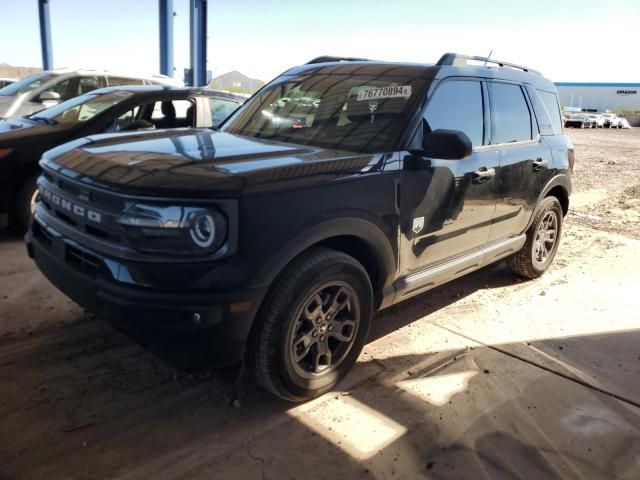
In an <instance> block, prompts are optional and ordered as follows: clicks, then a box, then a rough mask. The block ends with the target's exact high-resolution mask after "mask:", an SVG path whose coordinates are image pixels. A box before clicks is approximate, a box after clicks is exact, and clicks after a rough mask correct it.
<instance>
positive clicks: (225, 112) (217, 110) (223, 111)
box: [209, 97, 240, 127]
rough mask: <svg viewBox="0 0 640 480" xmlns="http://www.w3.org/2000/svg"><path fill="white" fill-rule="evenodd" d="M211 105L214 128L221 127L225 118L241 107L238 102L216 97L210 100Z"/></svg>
mask: <svg viewBox="0 0 640 480" xmlns="http://www.w3.org/2000/svg"><path fill="white" fill-rule="evenodd" d="M209 103H210V105H211V121H212V124H213V126H214V127H217V126H218V125H220V124H221V123H222V121H223V120H224V119H225V118H227V117H228V116H229V115H231V114H232V113H233V112H234V111H235V110H236V109H237V108H238V107H239V106H240V104H239V103H237V102H232V101H231V100H225V99H222V98H215V97H211V98H209Z"/></svg>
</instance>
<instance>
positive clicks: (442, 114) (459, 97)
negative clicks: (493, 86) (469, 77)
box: [424, 80, 484, 146]
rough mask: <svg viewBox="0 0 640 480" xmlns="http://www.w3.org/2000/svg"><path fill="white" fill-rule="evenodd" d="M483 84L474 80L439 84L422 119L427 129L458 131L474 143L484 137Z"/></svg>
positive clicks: (479, 142) (478, 142)
mask: <svg viewBox="0 0 640 480" xmlns="http://www.w3.org/2000/svg"><path fill="white" fill-rule="evenodd" d="M483 112H484V110H483V107H482V86H481V84H480V82H475V81H461V80H460V81H459V80H454V81H449V82H445V83H443V84H442V85H440V86H439V87H438V88H437V89H436V91H435V92H434V94H433V96H432V97H431V99H430V100H429V104H428V105H427V109H426V112H425V115H424V119H425V121H426V124H427V130H428V131H433V130H438V129H446V130H460V131H462V132H464V133H466V134H467V136H468V137H469V139H470V140H471V144H472V145H473V146H476V145H482V143H483V139H484V113H483Z"/></svg>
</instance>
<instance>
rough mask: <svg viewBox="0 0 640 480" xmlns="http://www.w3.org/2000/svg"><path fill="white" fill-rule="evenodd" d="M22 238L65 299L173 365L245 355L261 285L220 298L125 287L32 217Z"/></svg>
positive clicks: (92, 255)
mask: <svg viewBox="0 0 640 480" xmlns="http://www.w3.org/2000/svg"><path fill="white" fill-rule="evenodd" d="M25 240H26V243H27V250H28V253H29V256H30V257H31V258H33V259H34V261H35V262H36V265H37V266H38V268H39V269H40V270H41V271H42V273H43V274H44V275H45V276H46V277H47V278H48V279H49V280H50V281H51V283H53V284H54V285H55V286H56V287H57V288H58V289H60V290H61V291H62V292H63V293H64V294H65V295H67V296H68V297H70V298H71V299H72V300H73V301H75V302H76V303H78V304H79V305H81V306H82V307H84V308H86V309H87V310H88V311H90V312H92V313H95V314H96V315H97V316H99V317H101V318H103V319H104V320H106V321H108V322H109V323H111V324H112V325H114V326H115V327H116V328H118V329H120V330H122V331H124V332H126V333H127V334H128V335H130V336H131V337H133V338H134V339H136V340H137V341H138V342H140V343H141V344H142V345H144V346H145V347H146V348H148V349H150V350H151V351H153V352H154V353H156V354H157V355H158V356H160V357H162V358H163V359H165V360H167V361H168V362H170V363H172V364H173V365H175V366H177V367H179V368H182V369H185V370H196V369H199V368H202V367H207V366H224V365H229V364H232V363H235V362H237V361H239V360H240V359H241V358H242V356H243V355H244V351H245V344H246V340H247V337H248V335H249V331H250V329H251V325H252V324H253V320H254V318H255V315H256V312H257V309H258V307H259V305H260V302H261V300H262V298H263V296H264V293H265V290H266V288H265V289H253V290H247V291H244V292H224V293H220V292H202V291H197V292H185V291H181V290H180V288H179V287H177V286H176V289H175V290H174V291H171V290H169V289H167V288H166V287H165V288H162V289H155V288H149V287H140V286H133V285H126V284H123V283H121V282H117V281H114V280H113V279H110V278H109V274H108V273H109V272H104V271H101V268H100V262H96V259H99V260H100V261H102V260H105V259H104V258H103V257H100V256H99V255H98V254H96V252H90V251H87V250H86V249H84V248H82V247H81V246H79V245H77V244H75V243H74V242H73V241H71V240H69V239H66V238H64V237H62V236H61V235H60V234H59V233H58V232H57V231H55V230H54V229H52V228H51V227H47V226H45V225H43V224H41V223H40V222H39V221H38V220H36V219H34V220H33V221H32V226H31V228H30V230H29V232H28V233H27V235H26V237H25ZM108 261H110V262H115V261H116V260H114V259H108Z"/></svg>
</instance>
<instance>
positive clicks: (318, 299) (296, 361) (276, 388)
mask: <svg viewBox="0 0 640 480" xmlns="http://www.w3.org/2000/svg"><path fill="white" fill-rule="evenodd" d="M372 297H373V295H372V289H371V283H370V280H369V276H368V275H367V272H366V270H365V269H364V268H363V267H362V265H361V264H360V263H359V262H358V261H356V260H355V259H354V258H353V257H350V256H349V255H346V254H344V253H341V252H338V251H335V250H330V249H327V248H314V249H312V250H310V251H309V252H307V253H305V254H303V255H301V256H300V257H298V258H297V259H296V260H294V261H293V263H292V264H291V265H290V266H289V267H287V269H286V270H285V271H284V272H283V274H282V275H281V276H280V279H279V280H278V281H277V283H276V285H275V286H274V289H273V291H272V292H271V293H270V295H269V297H268V298H267V300H266V304H265V306H264V308H263V312H262V315H261V318H260V319H259V321H260V323H259V324H257V325H256V328H255V330H254V332H253V333H252V339H251V345H250V349H249V355H250V357H251V358H250V363H249V364H250V365H251V367H252V370H253V373H254V375H255V377H256V380H257V382H258V383H259V384H260V385H262V386H263V387H264V388H266V389H267V390H269V391H271V392H272V393H274V394H276V395H278V396H279V397H281V398H284V399H285V400H289V401H303V400H308V399H311V398H314V397H317V396H319V395H322V394H323V393H325V392H327V391H329V390H330V389H331V388H333V387H334V386H335V385H336V383H338V381H340V380H341V379H342V378H343V377H344V376H345V375H346V374H347V372H349V370H350V369H351V368H352V367H353V365H354V363H355V362H356V359H357V358H358V355H359V354H360V352H361V350H362V347H363V346H364V342H365V341H366V339H367V335H368V333H369V326H370V324H371V316H372V310H373V306H372V302H373V301H372Z"/></svg>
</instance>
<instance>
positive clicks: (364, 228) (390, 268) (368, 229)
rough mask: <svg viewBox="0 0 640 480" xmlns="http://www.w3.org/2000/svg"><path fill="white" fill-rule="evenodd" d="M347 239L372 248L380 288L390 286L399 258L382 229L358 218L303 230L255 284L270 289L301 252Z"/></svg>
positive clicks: (259, 273) (263, 270)
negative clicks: (268, 286) (342, 237)
mask: <svg viewBox="0 0 640 480" xmlns="http://www.w3.org/2000/svg"><path fill="white" fill-rule="evenodd" d="M345 235H348V236H352V237H356V238H358V239H359V240H361V241H363V242H365V243H366V244H367V246H368V247H369V248H371V251H372V252H373V254H374V256H375V259H376V263H377V267H378V271H379V274H380V285H379V287H381V288H385V287H388V286H389V285H391V284H392V283H393V281H394V279H395V274H396V270H397V265H396V255H395V253H394V249H393V248H392V246H391V243H390V242H389V239H388V238H387V236H386V235H385V234H384V232H383V231H382V229H381V228H380V227H379V226H377V225H376V224H374V223H372V222H370V221H368V220H364V219H362V218H357V217H341V218H334V219H330V220H325V221H322V222H320V223H315V224H313V225H312V226H310V227H309V228H307V229H306V230H303V231H302V232H300V233H299V234H298V235H296V236H295V237H293V238H292V239H291V240H289V241H288V242H287V243H286V244H285V245H284V246H283V247H281V248H280V249H279V250H278V252H277V254H275V255H273V256H272V257H271V258H270V259H269V260H268V261H267V262H265V264H264V265H263V267H262V268H261V269H260V270H259V271H258V274H257V275H256V277H255V282H254V283H255V284H256V285H270V284H271V283H272V282H273V281H274V280H275V279H276V277H277V276H278V275H279V274H280V272H282V270H283V269H284V268H285V267H286V266H287V265H288V264H289V263H290V262H291V260H293V259H294V258H295V257H297V256H298V255H300V254H301V253H302V252H304V251H305V250H307V249H309V248H310V247H312V246H314V245H316V244H318V243H320V242H322V241H324V240H329V239H331V238H334V237H339V236H345ZM375 287H376V286H375V285H374V288H375Z"/></svg>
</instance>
